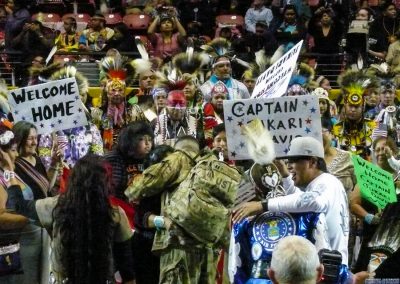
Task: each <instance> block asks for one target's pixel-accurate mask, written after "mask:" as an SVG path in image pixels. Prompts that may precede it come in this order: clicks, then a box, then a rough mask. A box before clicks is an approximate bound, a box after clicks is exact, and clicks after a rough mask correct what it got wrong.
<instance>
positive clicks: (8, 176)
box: [3, 170, 15, 182]
mask: <svg viewBox="0 0 400 284" xmlns="http://www.w3.org/2000/svg"><path fill="white" fill-rule="evenodd" d="M3 177H4V180H5V181H7V182H9V181H10V180H11V179H12V178H15V173H14V172H13V171H8V170H5V171H4V173H3Z"/></svg>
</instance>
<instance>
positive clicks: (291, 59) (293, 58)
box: [251, 41, 303, 98]
mask: <svg viewBox="0 0 400 284" xmlns="http://www.w3.org/2000/svg"><path fill="white" fill-rule="evenodd" d="M302 44H303V41H300V42H299V43H297V44H296V45H295V46H293V47H292V48H291V49H290V50H289V51H288V52H286V53H285V54H284V55H283V56H282V57H281V58H279V60H278V61H276V62H275V63H274V64H272V65H271V67H269V68H268V69H267V70H265V71H264V73H262V74H261V75H260V76H258V78H257V82H256V85H255V87H254V90H253V93H252V95H251V97H252V98H263V97H264V98H266V97H268V98H277V97H280V96H282V95H284V94H285V93H286V90H287V87H288V85H289V81H290V78H291V77H292V73H293V71H294V69H295V68H296V63H297V58H298V57H299V54H300V50H301V46H302Z"/></svg>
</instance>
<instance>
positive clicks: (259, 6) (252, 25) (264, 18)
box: [244, 0, 274, 33]
mask: <svg viewBox="0 0 400 284" xmlns="http://www.w3.org/2000/svg"><path fill="white" fill-rule="evenodd" d="M264 4H265V3H264V0H254V1H253V5H252V6H253V7H252V8H249V9H248V10H247V12H246V15H245V17H244V22H245V24H246V30H247V31H249V32H251V33H255V32H256V23H257V22H265V23H267V24H268V26H269V24H270V23H271V21H272V19H273V18H274V16H273V14H272V11H271V9H268V8H267V7H265V6H264Z"/></svg>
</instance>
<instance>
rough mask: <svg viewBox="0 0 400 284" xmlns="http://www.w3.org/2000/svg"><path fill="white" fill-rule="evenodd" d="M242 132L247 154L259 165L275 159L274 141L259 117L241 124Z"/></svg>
mask: <svg viewBox="0 0 400 284" xmlns="http://www.w3.org/2000/svg"><path fill="white" fill-rule="evenodd" d="M242 134H243V135H244V137H245V141H246V145H247V150H248V152H249V155H250V157H251V158H252V159H253V160H254V162H256V163H258V164H260V165H267V164H270V163H272V161H273V160H274V159H275V147H274V142H273V140H272V136H271V134H270V133H269V131H268V130H267V129H265V127H264V125H263V123H262V121H261V120H260V119H255V120H253V121H252V122H250V123H249V124H247V125H244V126H242Z"/></svg>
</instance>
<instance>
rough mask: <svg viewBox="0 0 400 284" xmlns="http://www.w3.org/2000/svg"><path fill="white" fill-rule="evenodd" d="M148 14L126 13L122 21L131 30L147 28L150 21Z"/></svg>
mask: <svg viewBox="0 0 400 284" xmlns="http://www.w3.org/2000/svg"><path fill="white" fill-rule="evenodd" d="M150 20H151V19H150V16H149V15H146V14H128V15H125V16H124V17H123V19H122V21H123V22H124V23H125V25H127V26H128V28H129V29H131V30H142V31H143V30H147V28H148V26H149V23H150Z"/></svg>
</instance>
